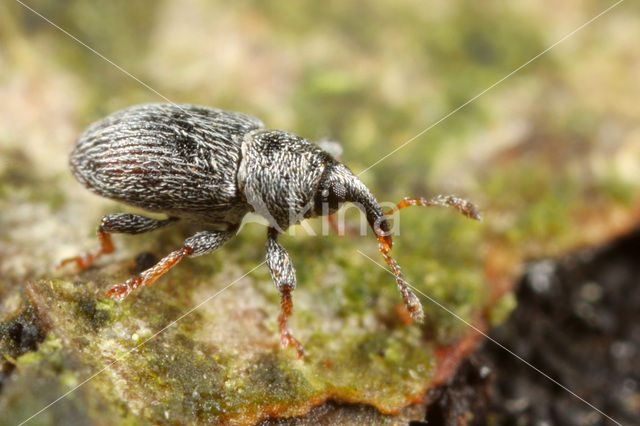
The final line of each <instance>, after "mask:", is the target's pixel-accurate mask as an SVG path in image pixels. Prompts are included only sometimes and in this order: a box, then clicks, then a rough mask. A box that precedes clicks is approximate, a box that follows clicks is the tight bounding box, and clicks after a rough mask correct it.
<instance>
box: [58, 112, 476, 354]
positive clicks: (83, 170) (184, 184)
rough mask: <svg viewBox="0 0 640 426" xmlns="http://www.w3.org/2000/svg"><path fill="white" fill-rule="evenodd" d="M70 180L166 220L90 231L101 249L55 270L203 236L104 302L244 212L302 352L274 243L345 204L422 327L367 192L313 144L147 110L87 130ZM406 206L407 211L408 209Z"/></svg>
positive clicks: (284, 266) (204, 115) (285, 338)
mask: <svg viewBox="0 0 640 426" xmlns="http://www.w3.org/2000/svg"><path fill="white" fill-rule="evenodd" d="M70 166H71V170H72V172H73V174H74V176H75V177H76V178H77V179H78V181H79V182H80V183H82V184H83V185H84V186H85V187H87V188H88V189H89V190H91V191H93V192H95V193H97V194H99V195H101V196H103V197H107V198H111V199H113V200H116V201H119V202H123V203H126V204H129V205H132V206H136V207H140V208H143V209H145V210H148V211H152V212H159V213H165V214H166V215H167V216H168V218H167V219H165V220H157V219H152V218H148V217H144V216H140V215H134V214H125V213H119V214H111V215H107V216H105V217H103V218H102V221H101V223H100V226H99V227H98V237H99V239H100V241H101V247H100V248H99V249H98V250H95V251H93V252H89V253H87V254H85V255H83V256H78V257H75V258H71V259H66V260H64V261H62V263H61V265H64V264H66V263H69V262H75V263H76V265H77V266H78V268H80V269H82V268H85V267H87V266H89V265H90V264H91V263H93V262H94V261H95V260H96V259H97V258H99V257H100V256H102V255H103V254H107V253H110V252H112V251H113V245H112V243H111V238H110V234H112V233H128V234H138V233H143V232H149V231H153V230H155V229H158V228H160V227H163V226H166V225H168V224H170V223H172V222H174V221H176V220H181V219H184V220H188V221H191V222H196V223H199V224H201V225H202V226H203V228H206V229H207V230H206V231H202V232H199V233H197V234H195V235H193V236H192V237H190V238H188V239H187V240H185V242H184V245H183V247H182V248H180V249H178V250H176V251H174V252H172V253H170V254H169V255H167V256H166V257H165V258H163V259H162V260H161V261H160V262H158V264H156V265H155V266H153V267H152V268H150V269H148V270H146V271H144V272H143V273H142V274H141V275H140V276H138V277H135V278H131V279H129V280H128V281H127V282H126V283H124V284H117V285H115V286H113V287H112V288H111V289H110V290H109V291H108V292H107V295H108V296H110V297H114V298H118V299H123V298H124V297H126V296H127V295H128V294H129V293H130V292H131V291H133V290H135V289H136V288H138V287H140V286H145V285H149V284H151V283H152V282H154V281H155V280H156V279H157V278H158V277H160V276H161V275H162V274H163V273H165V272H166V271H168V270H169V269H170V268H171V267H173V266H174V265H175V264H176V263H178V262H179V261H180V260H181V259H182V258H183V257H185V256H198V255H202V254H205V253H209V252H212V251H214V250H217V249H218V248H219V247H221V246H222V245H223V244H224V243H225V242H226V241H227V240H228V239H229V238H231V237H232V236H233V235H234V233H235V232H236V231H237V229H238V227H239V225H240V223H241V220H242V218H243V217H244V215H245V214H246V213H248V212H256V213H258V214H260V215H262V216H263V217H265V218H266V219H267V221H268V223H269V230H268V233H267V244H266V263H267V265H268V266H269V269H270V271H271V276H272V278H273V280H274V282H275V284H276V287H277V288H278V290H279V291H280V293H281V304H282V312H281V315H280V318H279V322H280V334H281V342H282V344H283V346H294V347H296V349H297V351H298V356H299V357H301V356H302V346H301V345H300V344H299V343H298V342H297V340H295V339H294V338H293V336H292V335H291V333H290V331H289V329H288V326H287V320H288V317H289V316H290V315H291V309H292V302H291V291H293V289H294V288H295V286H296V278H295V268H294V267H293V263H292V262H291V259H290V257H289V255H288V253H287V252H286V251H285V249H284V248H283V247H282V246H281V245H280V244H279V243H278V242H277V237H278V234H279V233H281V232H283V231H284V230H286V229H287V228H288V227H289V226H291V225H293V224H296V223H299V222H300V221H301V220H303V219H305V218H310V217H315V216H319V215H328V214H332V213H333V212H335V211H336V210H337V209H339V208H340V206H341V205H342V204H343V203H344V202H347V201H349V202H353V203H355V204H356V205H357V206H358V207H359V208H360V209H361V210H362V211H363V212H364V214H365V215H366V218H367V221H368V222H369V224H370V226H371V227H372V228H373V230H374V232H375V234H376V237H377V238H378V241H379V246H380V250H381V252H382V254H383V257H384V258H385V260H386V261H387V263H388V264H389V266H390V267H391V269H392V272H393V273H394V274H395V276H396V282H397V284H398V288H399V290H400V292H401V294H402V296H403V299H404V303H405V306H406V307H407V309H408V310H409V312H410V313H411V315H412V316H413V317H414V319H417V320H421V319H422V307H421V305H420V302H419V301H418V299H417V298H416V296H415V295H414V294H413V292H412V291H411V290H410V289H409V287H408V286H407V284H406V282H405V281H404V279H403V278H402V275H401V273H400V269H399V267H398V265H397V263H396V262H395V261H394V260H393V259H392V258H391V257H390V256H389V251H390V249H391V236H390V235H388V231H389V225H388V222H387V219H386V217H387V215H385V214H384V213H383V211H382V209H381V208H380V206H379V205H378V202H377V201H376V199H375V197H374V196H373V194H372V193H371V192H370V191H369V189H368V188H367V187H366V186H365V185H364V184H363V183H362V182H361V181H360V180H359V179H358V178H357V177H356V176H355V175H354V174H353V173H352V172H351V171H350V170H349V169H348V168H347V167H346V166H344V165H343V164H342V163H340V162H339V161H337V160H336V159H334V158H333V157H332V156H331V155H330V154H328V153H327V152H325V151H323V150H322V149H320V148H319V147H318V146H317V145H316V144H314V143H312V142H310V141H308V140H306V139H304V138H301V137H299V136H297V135H294V134H292V133H289V132H285V131H281V130H265V128H264V125H263V123H262V122H261V121H260V120H258V119H257V118H254V117H251V116H249V115H246V114H242V113H237V112H229V111H223V110H219V109H213V108H207V107H200V106H193V105H174V104H147V105H139V106H134V107H131V108H128V109H125V110H122V111H119V112H116V113H114V114H112V115H110V116H108V117H106V118H104V119H103V120H101V121H98V122H96V123H94V124H92V125H91V126H89V127H88V128H87V130H86V131H85V132H84V133H83V134H82V135H81V136H80V138H79V139H78V141H77V142H76V145H75V147H74V149H73V151H72V153H71V157H70ZM407 200H409V201H407ZM407 200H405V201H404V203H405V204H402V203H401V204H402V205H401V204H399V205H398V206H399V207H398V208H403V207H405V206H406V205H416V204H417V205H425V206H426V205H445V204H446V205H452V206H454V207H456V208H458V210H461V211H462V212H463V213H465V214H466V215H468V216H471V217H475V216H474V215H477V212H476V211H475V208H473V206H471V205H470V204H469V203H466V202H465V201H464V200H460V199H457V198H455V197H444V198H437V197H436V198H435V199H433V200H429V201H427V200H423V199H407Z"/></svg>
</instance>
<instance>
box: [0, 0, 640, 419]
mask: <svg viewBox="0 0 640 426" xmlns="http://www.w3.org/2000/svg"><path fill="white" fill-rule="evenodd" d="M146 5H147V6H148V8H147V9H144V8H143V7H142V6H140V5H129V2H124V1H123V2H113V5H110V6H104V7H106V8H107V9H105V10H102V9H97V10H102V13H96V12H95V11H93V9H91V10H88V9H87V7H86V6H84V5H83V4H82V2H78V1H72V2H70V7H68V8H63V9H61V8H58V7H53V6H49V4H48V3H46V2H38V1H34V2H33V6H34V7H35V8H38V9H40V8H42V12H43V13H46V14H47V15H49V17H50V18H52V19H54V21H56V22H58V23H60V24H62V25H63V26H64V27H65V28H67V29H68V30H70V31H72V32H73V33H74V34H76V35H77V36H78V37H79V38H81V39H83V40H85V41H90V42H91V43H90V44H92V45H93V46H94V47H95V48H97V49H98V50H100V51H102V52H104V53H105V54H106V55H107V56H109V57H110V58H111V59H113V60H114V61H115V62H117V63H119V64H122V65H123V66H125V68H127V69H129V70H132V71H134V73H135V74H136V75H137V76H138V77H140V78H141V79H142V80H144V81H146V82H150V84H151V86H153V87H154V88H156V89H158V90H159V91H160V92H162V93H163V95H165V96H167V97H169V98H170V99H172V100H175V101H181V102H182V101H185V102H191V103H201V104H208V105H211V106H216V107H222V108H226V109H236V110H241V111H243V112H246V113H251V114H254V115H256V116H259V117H260V118H261V119H263V120H264V122H265V123H267V124H268V126H269V127H274V128H284V129H286V130H291V131H295V132H296V133H298V134H301V135H303V136H305V137H309V138H311V139H320V138H322V137H327V136H329V137H333V138H335V139H337V140H340V141H341V142H342V143H343V146H344V154H343V157H344V158H343V160H344V161H345V163H346V164H348V165H349V166H350V167H352V168H353V169H354V171H355V172H356V173H358V172H359V171H362V170H365V169H366V168H367V167H369V166H370V165H371V164H373V163H375V162H376V161H378V160H379V159H380V158H381V157H382V156H383V155H385V154H387V153H388V152H390V151H391V150H393V149H395V148H397V147H399V146H400V145H401V144H403V143H404V142H405V141H407V140H409V139H410V138H412V137H413V136H415V135H416V134H417V133H418V132H419V131H420V130H422V129H425V128H426V127H427V126H428V125H430V124H431V123H434V122H436V121H437V120H438V119H439V118H440V117H442V116H444V115H445V114H447V113H448V112H449V111H451V110H453V109H454V108H456V107H458V106H459V105H461V104H462V103H464V102H465V101H466V100H467V99H470V98H471V97H473V96H474V95H475V94H477V93H479V92H480V91H482V90H484V89H485V88H486V87H488V86H489V85H491V84H493V83H494V82H496V81H498V80H499V79H500V78H502V77H503V76H504V75H506V74H507V73H509V72H511V71H512V70H513V69H515V68H516V67H518V66H519V65H520V64H522V63H524V62H525V61H527V60H528V59H530V58H531V57H533V56H534V55H536V54H537V53H539V52H540V51H542V50H543V49H544V48H545V47H546V46H548V45H551V44H552V43H554V42H555V41H557V39H559V38H560V37H561V36H562V35H564V34H566V33H568V32H569V31H571V30H572V29H573V28H575V27H577V26H578V25H580V24H582V23H583V22H585V21H586V20H587V19H589V18H590V17H591V16H593V15H595V14H596V13H597V12H599V11H597V10H590V9H589V10H587V9H573V7H577V6H572V8H570V9H567V10H565V12H566V13H562V14H557V13H555V12H556V10H555V6H554V5H551V4H547V5H545V4H544V3H539V2H536V3H535V4H533V3H532V4H524V5H522V6H518V8H516V7H515V6H512V8H511V9H504V7H502V5H501V4H500V3H499V2H488V3H487V2H485V3H484V4H483V6H482V7H480V6H478V5H475V4H474V2H469V1H458V2H449V3H447V5H444V4H442V5H440V6H438V7H435V6H434V7H430V8H428V10H427V9H425V8H424V7H422V6H421V5H419V4H414V3H412V2H402V3H399V4H398V5H397V6H396V7H393V8H391V7H388V6H383V5H378V4H377V3H376V4H375V5H373V4H370V2H367V3H364V2H353V3H344V2H327V3H326V5H325V4H323V5H322V6H320V5H319V4H316V3H311V2H308V3H304V2H302V3H296V5H292V4H291V3H290V2H274V3H270V4H269V5H266V4H262V3H260V4H255V5H251V6H249V5H248V4H246V3H242V4H237V5H233V6H232V5H223V4H211V3H208V2H204V1H196V0H193V1H190V2H187V3H186V4H185V5H180V6H177V5H176V4H174V3H173V2H149V3H147V4H146ZM619 8H620V10H614V11H612V12H611V13H610V14H609V15H606V16H605V17H603V18H601V21H598V22H597V24H594V25H592V26H590V27H588V28H585V30H584V31H583V32H582V33H580V35H576V38H575V39H572V43H573V44H569V45H559V46H558V47H557V49H558V50H557V52H558V53H557V54H555V52H556V50H554V51H552V52H550V53H549V54H547V55H544V56H543V57H541V58H540V59H539V60H538V61H537V62H536V63H534V64H531V65H532V66H531V67H528V68H525V69H523V70H521V71H520V72H519V73H517V74H516V75H514V76H513V77H512V78H510V79H508V80H506V81H505V82H504V83H503V84H502V85H501V86H499V87H496V88H495V89H494V90H493V91H492V92H490V93H487V95H485V96H483V97H481V98H479V99H478V100H477V101H475V102H474V103H472V104H470V105H469V106H468V107H465V108H464V109H462V110H460V111H459V112H458V113H456V114H455V115H453V116H451V117H450V118H448V119H447V120H445V121H443V122H442V123H441V124H439V125H438V126H436V127H433V128H432V129H431V130H429V132H427V133H426V134H425V135H424V136H422V137H421V138H420V139H416V140H415V141H413V142H411V143H410V144H409V145H407V146H406V147H405V148H403V149H401V150H399V151H398V152H397V153H396V154H394V155H392V156H391V157H389V158H387V159H385V160H384V161H382V162H380V163H379V164H377V165H376V166H375V167H373V168H372V169H370V170H367V171H366V173H364V174H362V175H361V178H362V179H363V180H364V181H365V183H366V184H367V185H368V186H370V187H371V188H372V190H373V192H374V193H375V194H376V196H377V198H378V199H379V200H381V201H387V200H391V201H398V200H399V199H400V198H401V197H403V196H430V195H434V194H436V193H448V192H455V193H457V194H458V195H464V196H465V197H467V198H470V199H471V200H472V201H473V202H475V203H476V204H478V205H479V206H480V208H481V210H482V213H483V216H484V217H485V221H484V222H482V223H477V222H472V221H468V220H466V219H465V218H463V217H460V216H459V215H457V214H454V213H452V212H450V211H446V210H438V209H429V210H419V209H417V208H416V209H408V210H403V211H402V213H401V214H399V215H396V216H395V220H396V221H399V222H398V224H399V233H398V235H395V236H394V242H395V246H394V249H393V252H392V253H393V255H394V257H396V258H397V260H398V261H399V263H400V264H401V265H402V267H403V269H404V272H405V275H406V277H407V279H408V281H409V283H410V284H412V285H414V286H415V287H416V288H417V289H418V290H419V291H420V292H422V293H424V295H425V297H423V299H422V301H423V304H424V308H425V322H424V324H422V325H418V324H410V321H408V320H407V316H406V313H405V312H404V311H403V310H402V308H401V299H400V297H399V294H398V292H397V289H396V287H395V283H394V281H393V277H392V276H391V275H389V274H388V273H387V272H385V271H384V270H382V269H381V268H379V267H378V266H376V265H375V264H373V263H372V262H371V261H370V260H369V259H367V258H366V257H365V256H362V255H361V254H359V253H358V251H357V250H361V251H362V253H364V254H365V255H367V256H370V257H371V258H372V259H374V260H376V261H378V262H380V261H381V260H382V259H381V258H380V257H379V254H378V252H377V247H376V242H375V240H374V238H373V237H372V236H371V235H368V236H366V237H365V236H362V237H361V236H342V237H341V236H337V235H316V236H313V235H309V233H308V232H307V231H305V229H303V227H296V228H294V230H295V231H296V232H295V233H296V235H291V236H289V235H285V236H284V237H283V238H282V244H283V245H284V246H285V247H286V248H287V249H288V250H289V251H290V253H291V255H292V257H293V260H294V263H295V266H296V268H297V275H298V288H297V290H296V291H295V293H294V295H293V298H294V306H295V307H294V313H293V317H292V324H291V327H292V330H293V331H294V333H295V335H296V337H297V338H298V339H299V340H300V341H301V342H302V343H303V344H304V346H305V350H306V355H305V357H304V359H303V361H298V360H296V354H295V352H294V351H293V350H291V349H288V350H282V349H281V348H280V347H279V339H278V329H277V315H278V312H279V298H278V294H277V292H276V290H275V288H274V286H273V284H272V282H271V278H270V276H269V273H268V271H267V269H266V267H264V266H259V265H260V263H261V262H262V259H263V251H264V229H263V227H261V226H258V225H256V224H249V225H247V226H245V227H244V228H243V229H242V230H241V232H240V233H239V235H238V236H237V237H236V238H235V239H234V240H233V241H231V242H230V243H229V244H227V245H226V246H225V247H223V248H222V249H221V250H220V251H219V252H217V253H215V254H212V255H209V256H204V257H199V258H195V259H188V260H185V261H183V262H182V263H181V264H180V265H179V266H177V267H176V268H174V269H173V270H172V271H171V272H170V273H168V274H167V275H166V276H165V277H163V278H162V280H160V281H158V282H157V283H155V284H154V285H153V286H152V287H150V288H143V289H140V290H138V291H136V292H134V293H133V294H132V295H131V296H130V297H129V298H127V299H126V300H125V301H124V302H122V303H116V302H113V301H110V300H108V299H106V298H105V296H104V291H106V290H107V289H108V288H109V287H110V285H112V284H114V283H117V282H122V281H124V280H125V279H127V278H128V277H129V276H130V275H131V274H134V273H136V271H139V270H140V269H141V268H144V267H145V265H149V264H150V263H153V261H154V259H158V258H160V257H161V256H163V255H165V254H167V253H168V252H169V251H171V250H173V249H175V248H177V247H179V246H180V244H181V243H182V241H183V239H184V238H185V237H187V236H189V235H190V233H192V232H193V231H194V230H193V229H189V228H187V227H181V226H177V227H174V228H167V229H163V230H160V231H158V232H155V233H152V234H147V235H144V236H115V237H114V241H115V244H116V247H117V251H116V253H114V254H113V255H110V256H109V257H105V258H103V259H101V260H100V262H98V263H97V264H96V265H95V266H94V267H92V268H90V269H88V270H86V271H84V272H82V273H75V272H74V271H72V270H68V269H67V270H63V271H56V270H55V269H54V265H55V263H56V262H57V261H59V260H60V259H62V258H65V257H67V256H71V255H75V254H78V253H79V252H81V251H83V250H84V249H87V248H90V247H92V246H94V245H96V244H97V241H95V236H94V235H93V232H94V229H95V226H96V225H97V223H98V220H99V218H100V217H101V216H102V215H104V214H106V213H113V212H117V211H122V210H123V209H126V207H124V206H118V205H116V204H115V203H111V202H109V201H106V200H101V199H99V198H97V197H95V196H93V195H91V194H89V193H87V192H86V191H85V190H83V189H82V188H81V187H80V186H79V185H78V184H77V183H76V182H75V181H73V179H72V178H71V176H70V175H69V173H68V171H67V167H66V162H67V159H66V156H67V153H68V151H69V149H70V147H71V144H72V143H73V140H74V138H75V137H76V136H77V135H78V134H79V133H80V132H81V130H82V129H83V128H84V127H85V126H86V125H88V124H89V123H90V122H91V121H92V120H95V119H98V118H100V117H101V116H103V115H105V114H106V113H109V112H112V111H114V110H116V109H118V108H121V107H124V106H127V105H130V104H133V103H138V102H149V101H158V100H159V99H158V98H157V97H155V95H154V94H153V93H151V92H147V90H146V89H145V88H144V87H141V86H139V85H138V83H137V82H136V81H134V80H128V79H127V77H126V76H124V75H121V73H120V72H119V71H118V70H117V69H110V68H108V64H105V63H103V62H102V60H101V59H99V58H96V57H95V56H94V55H93V54H92V53H91V52H89V51H83V50H82V47H81V46H77V45H75V44H74V43H73V41H70V40H68V39H67V38H66V36H64V34H61V33H59V32H57V30H55V28H52V27H51V26H50V25H49V24H47V23H46V22H42V21H40V20H39V19H38V18H37V17H34V16H33V15H32V14H30V12H29V11H27V10H25V9H22V8H21V7H20V6H19V5H18V4H17V3H16V4H15V5H6V4H3V5H1V6H0V12H1V13H0V39H1V41H2V44H3V47H6V48H5V49H2V50H0V64H2V66H0V212H1V214H0V321H2V324H1V325H0V351H1V352H2V353H1V355H2V375H1V376H0V386H2V388H1V389H0V412H2V413H3V414H2V416H1V418H0V423H7V424H15V423H19V422H21V421H23V420H26V419H27V418H29V417H30V416H32V415H33V414H36V413H38V411H39V410H40V409H42V408H45V407H47V405H48V404H50V403H51V402H54V401H56V400H57V398H59V397H60V396H63V395H64V397H63V398H62V399H60V400H59V401H57V402H55V403H54V404H53V405H51V406H50V407H48V408H46V409H45V410H44V411H42V412H40V413H38V414H37V415H36V416H35V417H33V418H32V419H31V420H30V422H32V423H37V424H70V423H80V424H86V423H97V424H127V423H129V424H139V423H143V424H146V423H156V424H157V423H196V422H223V421H228V422H237V423H254V422H256V421H259V420H260V419H265V418H278V417H279V418H283V417H291V416H297V415H304V414H305V413H307V412H308V411H309V410H310V409H311V408H312V407H313V406H316V405H320V404H323V403H324V402H325V401H326V400H333V401H337V402H344V403H359V404H368V405H369V406H372V407H375V408H376V409H377V410H378V411H379V412H382V413H385V414H386V415H390V414H391V413H396V412H398V410H400V409H402V408H403V407H405V406H407V405H409V404H411V403H412V402H416V401H419V400H420V399H421V398H422V396H423V395H424V393H425V391H426V390H427V389H428V388H429V387H430V386H432V385H434V384H439V383H443V382H445V381H446V380H447V379H448V378H449V377H451V374H452V372H453V371H454V370H455V369H456V367H457V365H458V363H459V362H460V360H461V359H463V358H464V357H465V356H466V355H467V354H468V352H469V351H472V350H473V349H474V348H475V347H476V346H477V344H478V342H479V341H481V340H482V336H480V335H479V334H477V333H476V332H475V331H473V330H472V329H470V328H469V327H468V326H467V325H466V324H465V323H464V322H462V321H460V318H461V319H463V320H464V321H467V322H468V323H472V324H473V325H474V326H475V327H476V328H478V329H480V330H486V329H488V328H489V327H490V326H491V324H496V323H499V322H501V321H503V320H504V319H505V318H506V316H507V315H508V313H509V312H510V310H511V309H512V308H513V304H514V302H513V296H512V294H511V293H510V289H511V285H512V283H513V279H514V277H515V276H516V275H517V273H518V271H519V269H520V265H521V264H522V261H523V260H525V259H528V258H532V257H543V256H555V255H558V254H561V253H564V252H566V251H567V250H569V249H572V248H575V247H578V246H587V245H594V244H598V243H600V242H602V241H604V240H606V239H607V238H610V237H611V236H612V235H614V234H619V233H622V232H625V230H627V229H630V228H631V227H632V226H634V225H636V224H637V223H638V222H639V219H640V210H639V206H640V197H639V195H638V194H639V191H638V189H639V188H638V182H640V175H638V170H640V167H639V165H640V152H639V151H638V146H640V140H639V139H638V137H639V136H638V135H640V129H638V125H637V117H638V112H639V111H638V106H637V102H636V98H637V96H636V94H637V81H636V80H634V78H635V74H634V73H633V69H634V68H633V67H632V66H630V65H629V64H637V63H638V62H639V61H640V58H639V57H638V54H637V53H636V52H637V49H635V45H636V41H635V40H637V38H638V36H640V34H638V31H639V29H638V28H637V25H635V22H634V21H633V19H631V17H632V16H633V15H634V13H637V6H635V5H632V4H627V2H625V3H624V4H623V5H621V6H619ZM145 11H146V12H145ZM151 11H152V13H150V12H151ZM285 11H286V13H285ZM147 12H149V13H147ZM549 17H552V19H548V18H549ZM609 30H611V31H609ZM614 30H615V31H614ZM390 34H393V37H391V36H390ZM203 40H207V42H203ZM211 40H214V41H215V42H213V41H211ZM594 43H595V44H597V45H598V46H599V48H598V49H594V48H593V47H592V46H593V45H594ZM221 46H224V49H223V48H222V47H221ZM560 49H564V50H560ZM346 216H347V219H348V222H350V223H351V224H352V226H353V225H356V224H357V223H358V221H359V220H360V216H359V214H358V213H356V210H355V209H351V210H349V211H348V212H347V214H346ZM311 226H312V227H313V229H314V230H315V231H316V233H317V234H321V230H322V226H321V224H320V223H318V222H317V221H316V222H313V223H312V225H311ZM356 226H357V225H356ZM255 267H257V269H255V270H253V271H252V272H251V273H249V274H248V275H245V274H246V273H247V272H248V271H251V270H252V269H253V268H255ZM427 296H428V297H429V298H432V299H433V300H435V301H437V302H438V303H440V304H442V305H443V306H444V307H446V308H447V309H449V310H451V311H453V312H455V313H456V315H458V316H459V317H460V318H456V317H454V316H452V315H451V313H449V312H447V311H445V310H443V309H442V308H441V307H440V306H437V305H436V304H434V303H432V302H431V301H430V300H429V299H428V298H427ZM76 387H77V388H76ZM67 392H69V393H68V394H67ZM336 407H339V405H336ZM354 411H355V410H354ZM364 412H366V410H365V411H364ZM358 415H362V413H360V414H358ZM356 418H359V419H360V420H362V417H357V416H356V417H352V418H351V419H352V420H353V421H356V420H354V419H356ZM370 418H371V419H374V418H375V421H376V422H383V421H387V422H393V421H395V420H394V418H393V417H391V416H385V415H381V416H377V417H375V416H373V417H370ZM406 418H408V417H404V419H406ZM345 421H347V420H345Z"/></svg>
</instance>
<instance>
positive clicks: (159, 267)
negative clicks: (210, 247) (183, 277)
mask: <svg viewBox="0 0 640 426" xmlns="http://www.w3.org/2000/svg"><path fill="white" fill-rule="evenodd" d="M191 252H192V249H191V248H189V247H182V248H181V249H179V250H175V251H172V252H171V253H169V255H168V256H165V257H163V258H162V259H161V260H160V261H159V262H158V263H156V264H155V265H154V266H152V267H151V268H149V269H147V270H146V271H144V272H142V273H141V274H140V276H139V277H135V278H130V279H128V280H127V281H126V282H125V283H124V284H116V285H114V286H113V287H111V289H109V291H107V293H106V294H107V297H110V298H112V299H117V300H122V299H124V298H125V297H127V296H128V295H129V293H131V292H132V291H133V290H135V289H136V288H138V287H141V286H147V285H151V284H153V282H154V281H155V280H157V279H158V278H160V277H161V276H162V274H164V273H165V272H167V271H168V270H169V269H171V268H172V267H174V266H175V265H176V264H177V263H178V262H180V261H181V260H182V258H184V257H185V256H188V255H189V254H190V253H191Z"/></svg>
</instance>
